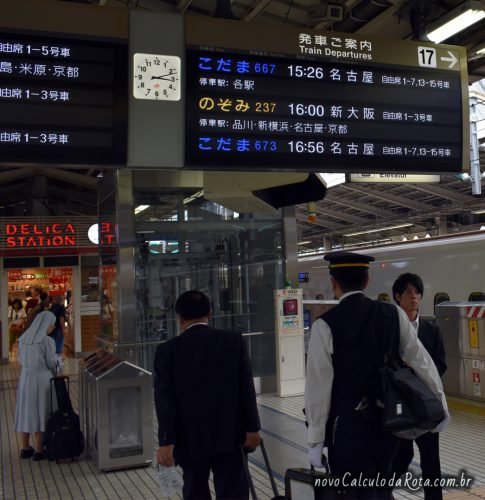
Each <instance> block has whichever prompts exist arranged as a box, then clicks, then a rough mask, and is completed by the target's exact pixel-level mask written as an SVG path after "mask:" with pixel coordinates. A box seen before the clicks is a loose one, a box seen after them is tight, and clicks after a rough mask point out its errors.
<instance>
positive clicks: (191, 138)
mask: <svg viewBox="0 0 485 500" xmlns="http://www.w3.org/2000/svg"><path fill="white" fill-rule="evenodd" d="M268 30H270V32H269V31H268ZM186 38H187V59H186V75H187V84H186V90H187V92H186V106H187V121H186V165H187V166H189V167H198V168H204V169H210V168H219V169H226V170H227V169H234V170H238V169H239V170H261V169H278V170H281V169H291V170H295V169H296V170H300V169H301V170H304V171H309V170H312V171H318V172H322V171H327V172H376V171H379V172H405V173H446V172H459V171H461V170H462V169H463V167H464V165H467V162H468V157H467V155H468V126H467V125H466V124H467V123H468V116H467V110H468V105H467V102H466V96H467V72H466V53H465V49H464V48H462V47H454V46H449V45H433V44H427V43H423V42H411V41H402V40H387V39H379V38H375V37H368V36H361V35H356V34H344V33H334V32H323V31H322V32H318V31H314V30H308V31H305V30H302V29H298V28H294V27H288V26H276V25H271V27H270V28H269V26H268V25H258V24H256V23H250V24H249V23H241V22H239V21H228V20H218V19H207V18H199V17H197V18H190V17H189V18H187V26H186Z"/></svg>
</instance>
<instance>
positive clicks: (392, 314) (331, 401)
mask: <svg viewBox="0 0 485 500" xmlns="http://www.w3.org/2000/svg"><path fill="white" fill-rule="evenodd" d="M325 260H327V261H329V271H330V278H331V281H332V287H333V291H334V294H335V297H336V298H337V299H338V300H339V304H338V305H337V306H335V307H334V308H333V309H331V310H330V311H327V312H325V313H324V314H323V315H322V316H320V318H318V319H317V320H316V321H315V322H314V323H313V326H312V333H311V337H310V345H309V350H308V360H307V372H306V387H305V409H306V416H307V421H308V443H309V446H310V448H309V460H310V463H311V465H313V466H315V467H321V466H322V452H323V447H324V443H325V445H326V446H327V447H328V455H329V457H328V458H329V464H330V470H331V473H332V475H334V476H337V477H340V478H342V479H344V478H345V480H346V483H347V484H348V485H349V486H350V485H351V480H355V481H356V483H355V484H354V487H353V491H352V498H353V499H366V500H369V499H389V498H391V488H390V485H389V483H387V482H385V481H384V484H382V483H375V481H380V480H382V479H384V480H386V479H389V478H390V477H391V476H392V472H393V471H392V459H393V457H394V455H395V453H396V451H397V447H398V443H399V441H398V438H397V437H395V436H394V435H393V434H391V433H388V432H385V431H384V429H383V426H382V416H380V413H379V409H378V408H377V407H375V404H374V403H375V401H371V400H370V398H368V395H369V393H372V391H374V389H375V388H374V386H375V384H376V380H380V378H379V370H380V368H381V367H382V366H383V365H384V358H385V354H386V352H388V350H389V346H390V345H391V339H393V338H396V336H397V338H399V349H398V350H399V353H398V354H399V355H400V357H401V359H402V360H403V361H404V362H405V363H407V364H408V365H409V366H410V367H411V368H412V369H413V370H414V371H415V372H416V374H417V375H418V376H419V378H421V380H423V382H424V383H425V384H426V385H427V386H428V387H429V388H430V389H431V390H432V391H433V393H434V394H435V395H436V396H438V397H439V398H441V401H442V403H443V408H444V413H445V418H444V420H443V421H442V422H441V423H440V424H439V426H438V427H437V428H436V429H435V430H436V431H440V430H442V429H444V427H445V426H446V425H447V422H448V420H449V414H448V411H447V404H446V399H445V396H444V393H443V386H442V384H441V380H440V377H439V374H438V372H437V370H436V367H435V365H434V363H433V360H432V359H431V357H430V356H429V354H428V353H427V352H426V350H425V349H424V348H423V346H422V345H421V343H420V342H418V340H417V335H416V331H415V329H414V327H413V326H412V325H411V323H410V322H409V319H408V318H407V316H406V314H405V313H404V312H403V311H402V310H401V309H399V308H396V307H395V306H394V305H391V304H387V303H384V302H379V301H373V300H371V299H369V298H367V297H365V295H364V292H363V291H364V289H365V288H366V287H367V284H368V280H369V276H368V269H369V264H370V262H372V261H374V258H373V257H370V256H367V255H360V254H354V253H350V252H334V253H331V254H327V255H326V256H325ZM359 479H360V481H359ZM373 481H374V482H373ZM344 486H345V485H344Z"/></svg>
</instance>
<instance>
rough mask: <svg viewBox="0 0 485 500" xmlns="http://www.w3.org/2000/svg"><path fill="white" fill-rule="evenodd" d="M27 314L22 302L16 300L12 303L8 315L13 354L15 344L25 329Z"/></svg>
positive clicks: (10, 345)
mask: <svg viewBox="0 0 485 500" xmlns="http://www.w3.org/2000/svg"><path fill="white" fill-rule="evenodd" d="M26 319H27V314H26V313H25V311H24V309H23V307H22V301H21V300H20V299H19V298H15V299H13V301H12V305H11V308H10V310H9V313H8V335H9V351H10V352H11V351H12V349H13V346H14V345H15V342H17V339H18V338H19V337H20V335H22V333H23V332H24V328H25V320H26Z"/></svg>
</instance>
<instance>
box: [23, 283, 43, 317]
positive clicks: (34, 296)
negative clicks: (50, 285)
mask: <svg viewBox="0 0 485 500" xmlns="http://www.w3.org/2000/svg"><path fill="white" fill-rule="evenodd" d="M41 293H42V288H40V287H38V286H31V287H30V299H29V298H28V297H27V294H25V297H26V301H27V303H26V304H25V312H26V313H27V315H28V314H29V311H30V310H31V309H33V308H34V307H36V306H37V305H38V303H39V301H40V300H41V299H40V294H41Z"/></svg>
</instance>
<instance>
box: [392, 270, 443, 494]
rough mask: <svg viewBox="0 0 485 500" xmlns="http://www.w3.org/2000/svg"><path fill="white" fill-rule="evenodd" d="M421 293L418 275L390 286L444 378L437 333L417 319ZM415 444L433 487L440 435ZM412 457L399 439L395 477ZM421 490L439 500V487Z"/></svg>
mask: <svg viewBox="0 0 485 500" xmlns="http://www.w3.org/2000/svg"><path fill="white" fill-rule="evenodd" d="M423 292H424V285H423V281H422V279H421V278H420V277H419V276H418V275H417V274H412V273H404V274H401V275H400V276H399V277H398V278H397V280H396V281H395V282H394V284H393V285H392V296H393V297H394V301H395V302H396V303H397V305H398V306H399V307H400V308H401V309H402V310H403V311H404V312H405V313H406V315H407V316H408V318H409V320H410V321H411V324H412V325H413V327H414V328H415V329H416V331H417V333H418V339H419V340H420V341H421V343H422V344H423V346H424V347H425V349H426V350H427V351H428V353H429V355H430V356H431V358H432V359H433V362H434V364H435V365H436V368H437V370H438V373H439V374H440V376H443V374H444V373H445V371H446V368H447V367H446V358H445V349H444V347H443V339H442V337H441V333H440V330H439V328H438V327H437V326H436V325H434V324H433V323H431V322H429V321H426V320H424V319H423V318H421V317H420V316H419V306H420V304H421V300H422V298H423ZM416 444H417V445H418V448H419V455H420V462H421V471H422V475H423V479H428V480H429V481H430V482H432V483H435V481H439V480H440V479H441V465H440V446H439V433H438V432H426V433H425V434H423V435H422V436H419V437H417V438H416ZM413 456H414V450H413V440H411V439H402V440H401V442H400V443H399V449H398V452H397V454H396V457H395V458H394V470H395V471H396V473H397V474H404V473H405V472H407V470H408V467H409V464H410V463H411V461H412V459H413ZM423 489H424V498H425V500H442V498H443V491H442V488H441V486H438V485H437V484H436V485H434V486H431V485H430V486H427V485H425V486H424V488H423Z"/></svg>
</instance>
